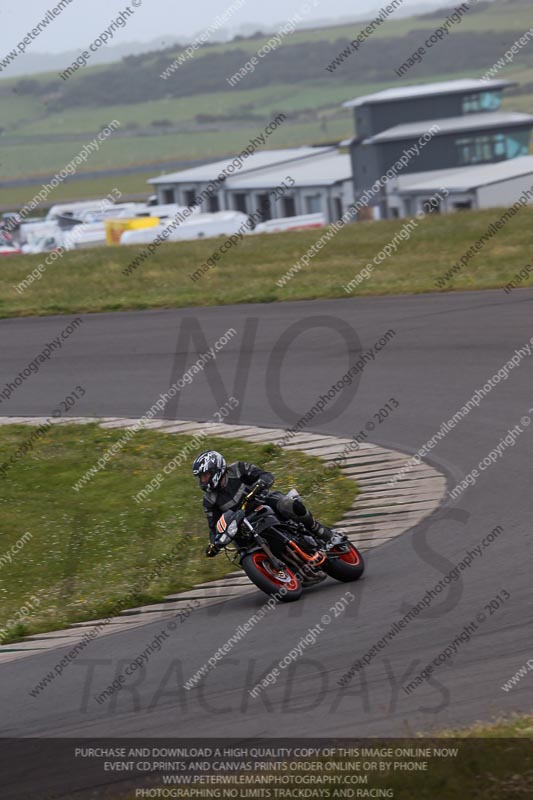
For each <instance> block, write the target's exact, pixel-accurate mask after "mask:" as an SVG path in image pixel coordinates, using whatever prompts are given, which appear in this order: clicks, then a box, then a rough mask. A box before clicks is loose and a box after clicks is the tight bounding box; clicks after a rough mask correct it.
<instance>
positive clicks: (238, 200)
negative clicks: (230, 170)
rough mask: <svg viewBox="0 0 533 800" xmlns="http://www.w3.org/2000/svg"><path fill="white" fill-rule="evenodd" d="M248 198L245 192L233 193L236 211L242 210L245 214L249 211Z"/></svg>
mask: <svg viewBox="0 0 533 800" xmlns="http://www.w3.org/2000/svg"><path fill="white" fill-rule="evenodd" d="M247 200H248V198H247V196H246V195H245V194H244V192H236V193H235V194H234V195H233V208H234V209H235V211H242V213H243V214H247V213H248V202H247Z"/></svg>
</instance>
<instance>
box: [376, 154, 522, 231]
mask: <svg viewBox="0 0 533 800" xmlns="http://www.w3.org/2000/svg"><path fill="white" fill-rule="evenodd" d="M442 189H445V190H446V191H447V192H448V196H447V197H446V198H445V199H443V200H442V203H441V209H440V210H441V211H442V212H448V211H462V210H466V209H484V208H495V207H498V206H505V207H509V206H511V205H513V203H515V202H516V201H517V200H518V198H520V197H521V196H523V195H524V193H525V192H528V191H529V192H532V193H533V156H522V157H521V158H514V159H512V160H510V161H502V162H501V163H499V164H480V165H478V166H475V167H462V168H461V169H451V170H433V171H430V172H420V173H413V174H408V175H401V176H400V177H399V178H398V179H397V180H396V181H395V182H394V183H392V184H391V185H390V186H389V188H388V206H389V208H390V209H391V211H392V213H393V215H394V216H399V217H404V216H411V215H415V214H416V213H417V212H419V211H427V210H428V204H429V200H430V199H431V198H435V197H437V196H438V194H439V193H441V190H442ZM530 202H531V200H530Z"/></svg>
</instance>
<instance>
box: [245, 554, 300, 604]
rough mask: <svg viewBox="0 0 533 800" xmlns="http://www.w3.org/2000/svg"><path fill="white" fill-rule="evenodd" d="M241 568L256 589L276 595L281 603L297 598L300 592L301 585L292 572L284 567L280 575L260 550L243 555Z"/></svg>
mask: <svg viewBox="0 0 533 800" xmlns="http://www.w3.org/2000/svg"><path fill="white" fill-rule="evenodd" d="M242 568H243V570H244V571H245V572H246V574H247V575H248V577H249V578H250V580H251V581H252V583H255V585H256V586H257V588H258V589H261V591H262V592H265V594H268V595H276V597H278V598H279V600H280V602H282V603H291V602H293V601H294V600H298V598H299V597H300V595H301V594H302V585H301V583H300V581H299V580H298V578H297V577H296V575H295V574H294V572H292V570H290V569H289V568H288V567H285V570H284V575H283V576H280V574H279V573H277V572H276V570H275V569H274V567H273V566H272V564H271V562H270V559H269V557H268V556H267V554H266V553H264V552H263V551H262V550H257V551H255V552H254V553H250V554H249V555H247V556H244V558H243V560H242Z"/></svg>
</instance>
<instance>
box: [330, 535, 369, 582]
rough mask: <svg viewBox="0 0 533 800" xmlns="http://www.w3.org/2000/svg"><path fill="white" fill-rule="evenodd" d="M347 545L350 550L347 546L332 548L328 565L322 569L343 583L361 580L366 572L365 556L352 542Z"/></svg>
mask: <svg viewBox="0 0 533 800" xmlns="http://www.w3.org/2000/svg"><path fill="white" fill-rule="evenodd" d="M347 544H348V547H349V549H348V550H347V549H346V545H339V546H338V547H332V548H331V550H330V551H329V552H328V557H327V560H326V563H325V564H322V566H321V567H320V569H322V570H323V571H324V572H327V574H328V575H329V576H330V577H331V578H335V580H336V581H341V582H342V583H349V582H350V581H357V580H359V578H360V577H361V575H362V574H363V572H364V571H365V562H364V561H363V556H362V555H361V553H360V552H359V550H358V549H357V547H356V546H355V545H354V544H352V543H351V542H348V543H347Z"/></svg>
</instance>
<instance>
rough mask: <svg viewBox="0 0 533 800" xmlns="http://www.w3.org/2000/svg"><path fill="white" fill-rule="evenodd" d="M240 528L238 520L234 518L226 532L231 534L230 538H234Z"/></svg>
mask: <svg viewBox="0 0 533 800" xmlns="http://www.w3.org/2000/svg"><path fill="white" fill-rule="evenodd" d="M238 528H239V526H238V525H237V520H236V519H234V520H233V522H232V523H231V525H230V526H229V528H228V530H227V531H226V534H227V535H228V536H229V538H230V539H233V537H234V536H235V535H236V534H237V530H238Z"/></svg>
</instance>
